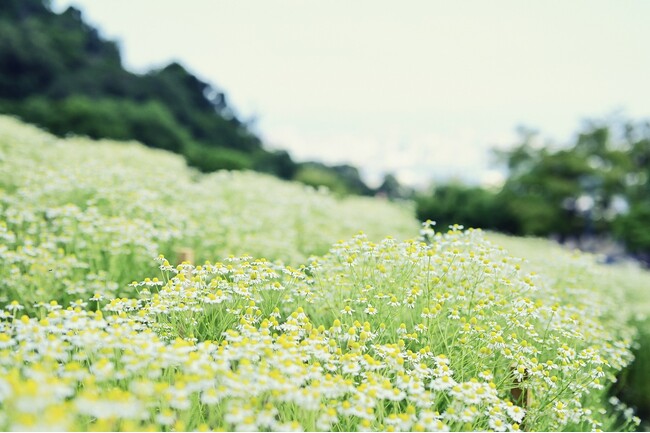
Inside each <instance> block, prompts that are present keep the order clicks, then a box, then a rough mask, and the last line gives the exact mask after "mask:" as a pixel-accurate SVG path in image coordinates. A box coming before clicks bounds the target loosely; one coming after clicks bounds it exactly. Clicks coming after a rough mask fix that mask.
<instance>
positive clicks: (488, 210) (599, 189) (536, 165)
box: [417, 120, 650, 260]
mask: <svg viewBox="0 0 650 433" xmlns="http://www.w3.org/2000/svg"><path fill="white" fill-rule="evenodd" d="M536 136H537V133H534V132H532V131H528V130H522V131H520V142H519V143H518V144H517V145H516V146H514V147H513V148H512V149H510V150H505V151H504V150H501V151H496V152H495V154H496V156H497V158H498V159H499V161H500V162H501V163H502V164H503V165H504V166H505V167H507V169H508V172H509V175H508V178H507V180H506V182H505V184H504V185H503V188H502V189H501V190H500V191H498V192H494V191H489V190H485V189H482V188H478V187H467V186H463V185H454V184H450V185H442V186H439V187H438V188H436V189H435V190H434V191H433V192H432V193H431V194H420V195H419V196H418V199H417V201H418V216H419V217H420V218H421V219H431V220H436V221H438V223H439V226H440V225H442V226H443V227H444V226H445V225H446V224H450V223H460V224H464V225H466V226H472V227H482V228H486V229H493V230H499V231H505V232H509V233H513V234H519V235H534V236H555V237H557V238H559V239H560V240H564V239H567V238H581V237H583V236H603V235H611V236H615V237H617V238H618V239H620V240H621V241H622V242H623V243H624V244H625V245H626V246H627V248H628V250H629V251H630V252H632V253H635V254H638V255H639V256H641V257H643V258H644V259H645V260H647V259H650V225H649V224H650V123H648V122H637V123H634V122H629V121H621V120H619V121H612V122H609V123H608V122H589V123H587V124H586V125H585V126H584V128H583V130H582V131H581V132H580V133H579V134H577V138H576V139H575V142H574V143H573V144H571V145H570V146H562V147H558V146H550V145H546V146H536V145H535V144H534V142H535V138H536Z"/></svg>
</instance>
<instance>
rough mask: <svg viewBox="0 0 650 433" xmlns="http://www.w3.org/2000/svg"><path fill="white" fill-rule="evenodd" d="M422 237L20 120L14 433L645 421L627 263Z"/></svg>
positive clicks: (7, 202) (5, 271)
mask: <svg viewBox="0 0 650 433" xmlns="http://www.w3.org/2000/svg"><path fill="white" fill-rule="evenodd" d="M262 185H263V188H261V186H262ZM359 229H363V230H364V231H365V233H367V234H363V233H359V234H357V235H356V236H354V234H355V233H358V230H359ZM386 235H393V236H394V237H386ZM416 235H417V224H416V223H415V221H414V219H413V217H412V214H411V210H410V209H408V208H407V209H403V208H400V207H399V206H396V205H394V204H390V203H386V202H380V201H372V200H369V199H360V198H354V199H352V198H351V199H344V200H338V199H335V198H334V197H333V196H331V195H330V194H328V193H327V192H325V191H315V190H313V189H309V188H305V187H303V186H301V185H298V184H290V183H283V182H280V181H278V180H275V179H272V178H270V177H265V176H262V175H259V174H253V173H216V174H213V175H209V176H202V175H198V174H193V173H191V172H190V171H188V169H187V168H186V167H185V165H184V164H183V161H182V160H181V159H179V158H178V157H174V156H171V155H169V154H166V153H164V152H155V151H152V150H150V149H145V148H144V147H142V146H139V145H137V144H135V143H131V144H118V143H114V142H104V143H94V142H90V141H89V140H85V139H66V140H58V139H55V138H54V137H52V136H49V135H47V134H44V133H42V132H39V131H37V130H35V129H33V128H29V127H26V126H24V125H20V124H19V123H17V122H16V121H15V120H12V119H9V118H6V117H0V262H1V263H2V266H0V307H1V308H0V430H29V431H33V430H59V431H64V430H96V431H106V430H129V431H131V430H154V431H160V430H164V431H172V430H175V431H181V430H197V431H204V430H206V431H207V430H218V429H221V430H237V431H251V430H253V431H254V430H273V431H303V430H305V431H316V430H325V431H328V430H332V431H377V430H385V431H456V430H490V431H516V430H599V429H603V430H613V429H615V428H632V427H634V425H635V424H636V423H638V419H637V418H635V417H634V415H633V413H632V412H631V410H630V409H629V408H627V407H626V406H625V405H624V404H623V403H621V402H620V401H618V400H617V399H607V398H606V395H607V394H606V393H607V389H608V387H609V386H610V385H611V383H612V382H613V381H614V380H615V375H616V374H617V373H618V372H619V371H620V370H621V369H622V368H624V367H625V366H626V365H627V364H628V363H629V362H630V361H631V359H632V354H631V352H630V347H631V345H632V342H633V337H634V333H633V330H632V329H631V328H629V327H628V325H627V323H628V319H629V317H630V313H628V312H627V311H626V309H625V307H624V305H625V304H626V302H625V300H624V298H625V297H626V295H627V292H626V290H622V291H620V292H612V291H611V287H612V286H613V285H616V284H618V282H619V280H617V279H616V278H618V277H616V278H615V277H611V276H607V275H605V274H603V273H600V271H599V270H598V268H596V267H595V266H594V263H593V260H592V259H591V258H589V257H587V256H582V255H578V256H575V257H562V258H557V257H553V258H545V260H546V262H547V263H546V265H545V266H543V265H540V263H542V261H535V260H532V261H529V262H526V261H524V260H521V259H518V258H515V257H512V256H510V255H509V254H508V253H506V252H505V250H503V249H502V248H499V247H498V246H496V243H492V242H490V240H489V239H497V240H499V239H500V238H499V237H498V236H496V235H488V236H487V237H486V236H485V235H484V234H483V233H482V232H481V231H477V230H467V231H463V230H462V228H461V227H458V226H455V227H451V229H450V230H449V231H448V232H447V233H444V234H442V233H435V232H434V230H433V227H432V225H431V224H430V223H425V224H424V226H423V227H422V229H421V232H420V236H419V237H417V239H414V240H406V241H404V240H403V239H408V238H414V237H416ZM340 238H342V239H347V240H343V241H339V242H336V239H340ZM502 240H505V239H502ZM335 242H336V243H335ZM184 247H185V248H191V249H192V251H193V252H194V253H195V254H196V258H197V259H198V260H195V262H196V263H200V264H197V265H195V264H193V263H191V262H189V261H186V262H182V263H181V264H177V263H178V262H179V261H181V260H179V257H180V256H181V254H180V253H179V252H178V251H179V249H182V248H184ZM160 253H163V254H164V255H160ZM526 254H528V252H527V253H526ZM524 256H525V255H524ZM534 256H535V253H534V252H531V257H534ZM152 257H157V258H156V259H155V261H152V260H151V258H152ZM261 257H267V259H262V258H261ZM205 258H222V259H221V261H219V262H214V260H212V261H204V259H205ZM549 261H550V262H551V263H552V265H551V267H549V265H548V262H549ZM156 266H157V267H158V268H159V271H158V270H157V269H156ZM147 275H149V277H148V278H144V279H142V277H143V276H147ZM134 279H135V281H133V280H134ZM599 279H602V281H606V283H602V281H599ZM131 281H132V282H131ZM129 282H130V283H129ZM620 287H623V288H625V287H627V286H624V284H623V283H622V282H621V286H620ZM639 311H641V310H636V311H634V312H636V313H638V312H639ZM621 420H623V421H624V423H623V424H620V423H619V422H620V421H621Z"/></svg>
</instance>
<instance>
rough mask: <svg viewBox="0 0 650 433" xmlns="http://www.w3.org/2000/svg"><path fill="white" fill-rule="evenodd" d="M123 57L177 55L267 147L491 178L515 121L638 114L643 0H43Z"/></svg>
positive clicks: (375, 168) (641, 112)
mask: <svg viewBox="0 0 650 433" xmlns="http://www.w3.org/2000/svg"><path fill="white" fill-rule="evenodd" d="M71 4H72V5H75V6H76V7H78V8H79V9H81V10H82V11H83V15H84V17H85V19H86V20H88V21H89V22H90V23H91V24H92V25H95V26H97V27H99V29H100V31H101V34H102V35H103V36H104V37H106V38H109V39H113V40H117V41H118V42H119V44H120V47H121V51H122V56H123V62H124V64H125V66H126V67H127V68H128V69H130V70H133V71H136V72H144V71H146V70H148V69H150V68H152V67H160V66H164V65H165V64H167V63H169V62H170V61H174V60H176V61H179V62H180V63H182V64H183V65H185V66H186V67H187V68H188V69H189V70H190V71H191V72H193V73H195V74H196V75H197V76H199V77H200V78H201V79H203V80H205V81H208V82H210V83H211V84H213V85H215V86H217V87H218V88H220V89H222V90H223V91H225V92H226V94H227V95H228V97H229V101H230V103H231V104H232V105H233V106H234V108H235V109H236V111H237V112H238V113H239V114H240V115H241V117H243V118H244V119H246V118H249V117H252V116H255V117H257V118H258V122H257V127H256V128H257V131H258V133H259V134H260V135H261V136H262V137H263V139H264V140H265V142H266V143H267V144H268V145H269V146H270V147H277V148H283V149H287V150H289V151H290V152H291V154H292V156H293V157H294V159H296V160H306V159H316V160H322V161H325V162H328V163H344V162H347V163H351V164H353V165H356V166H358V167H359V168H360V169H362V173H363V174H364V176H365V177H366V179H367V180H369V181H370V182H373V181H376V179H378V178H379V177H380V176H381V174H382V173H384V172H392V173H394V174H396V175H397V176H398V178H399V179H400V180H401V181H403V182H406V183H409V184H419V185H423V184H426V183H428V181H429V180H431V179H437V180H440V179H446V178H449V177H456V178H461V179H464V180H466V181H471V182H484V181H486V180H490V179H492V180H494V178H495V177H498V176H496V173H494V172H493V171H490V170H489V162H490V161H489V158H488V155H489V153H488V149H489V148H490V147H492V146H494V145H502V146H503V145H508V144H512V143H513V142H514V140H515V138H516V134H515V132H514V131H515V127H516V126H517V125H521V124H524V125H527V126H531V127H535V128H537V129H539V130H541V131H542V132H543V134H544V135H545V136H547V137H550V138H552V139H555V140H557V141H567V140H568V139H570V137H571V134H572V133H574V132H575V131H576V130H577V128H578V127H579V125H580V122H581V120H583V119H586V118H602V117H604V116H606V115H608V114H611V113H612V112H613V111H615V110H622V111H623V113H624V114H625V115H626V116H628V117H630V118H634V119H640V118H647V117H649V116H650V83H649V80H650V48H649V47H648V42H649V41H650V25H648V23H649V22H650V1H647V0H624V1H614V0H612V1H600V0H574V1H561V0H558V1H554V0H546V1H537V2H528V1H519V0H517V1H515V0H512V1H504V0H493V1H482V0H481V1H479V0H475V1H444V2H443V1H435V0H409V1H396V0H395V1H388V0H385V1H384V0H355V1H353V0H328V1H321V2H317V1H315V0H273V1H272V0H259V1H254V0H237V1H235V0H185V1H160V0H158V1H153V0H54V1H53V5H54V6H55V10H57V11H61V10H63V9H64V8H65V7H67V6H68V5H71Z"/></svg>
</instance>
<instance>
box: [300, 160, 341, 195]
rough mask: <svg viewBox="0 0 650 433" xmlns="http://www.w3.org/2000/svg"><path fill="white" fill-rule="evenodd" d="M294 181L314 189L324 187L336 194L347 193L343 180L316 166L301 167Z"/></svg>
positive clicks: (330, 171)
mask: <svg viewBox="0 0 650 433" xmlns="http://www.w3.org/2000/svg"><path fill="white" fill-rule="evenodd" d="M294 179H295V180H297V181H298V182H302V183H304V184H305V185H309V186H313V187H315V188H318V187H321V186H324V187H326V188H327V189H329V190H330V191H332V192H334V193H337V194H347V193H348V192H349V191H348V188H347V187H346V185H345V183H344V182H343V180H342V179H341V178H340V177H339V176H337V175H336V173H334V172H333V171H332V170H328V169H327V168H326V167H322V166H318V165H313V164H303V165H301V166H300V167H299V168H298V170H297V171H296V174H295V176H294Z"/></svg>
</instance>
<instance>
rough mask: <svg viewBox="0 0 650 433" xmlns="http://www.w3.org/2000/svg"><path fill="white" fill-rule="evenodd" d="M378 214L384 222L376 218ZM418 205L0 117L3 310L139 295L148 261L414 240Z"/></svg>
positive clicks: (288, 258) (291, 254)
mask: <svg viewBox="0 0 650 433" xmlns="http://www.w3.org/2000/svg"><path fill="white" fill-rule="evenodd" d="M377 215H381V216H382V217H381V218H377ZM417 227H418V225H417V222H416V220H415V218H414V217H413V211H412V208H411V207H410V206H409V205H404V206H401V205H400V206H398V205H395V204H392V203H388V202H386V201H379V200H372V199H369V198H359V197H355V198H352V197H351V198H343V199H338V198H336V197H335V196H333V195H332V194H330V193H328V192H327V191H325V190H314V189H313V188H309V187H305V186H304V185H301V184H298V183H289V182H282V181H280V180H278V179H276V178H273V177H271V176H266V175H261V174H258V173H252V172H218V173H214V174H210V175H199V174H198V173H195V172H192V171H190V170H189V169H188V168H187V166H186V165H185V162H184V160H183V159H182V158H181V157H180V156H178V155H173V154H170V153H167V152H163V151H155V150H152V149H150V148H145V147H144V146H142V145H139V144H137V143H117V142H111V141H102V142H94V141H91V140H87V139H82V138H69V139H65V140H60V139H57V138H56V137H53V136H51V135H49V134H46V133H44V132H42V131H39V130H37V129H35V128H33V127H29V126H27V125H23V124H20V123H19V122H18V121H16V120H15V119H12V118H9V117H2V116H0V261H2V263H3V266H2V267H0V305H2V304H4V303H5V302H7V301H9V300H11V299H22V300H24V301H26V302H27V303H28V304H31V303H32V302H37V301H41V300H45V299H47V300H49V299H57V300H58V301H59V302H69V301H72V300H75V299H77V298H79V297H82V298H88V297H89V296H92V295H93V294H95V293H99V294H101V295H102V296H103V297H105V298H112V297H115V296H123V295H132V294H133V293H130V292H128V291H127V292H125V290H124V289H125V288H126V287H127V284H128V282H130V281H131V280H133V279H137V278H140V277H141V276H142V275H147V274H148V273H150V272H151V269H152V267H151V260H150V259H151V257H155V256H157V255H158V254H160V253H163V254H165V255H166V256H168V257H170V260H176V259H178V258H179V257H180V255H181V254H180V251H181V250H183V249H185V248H187V249H191V251H193V253H194V256H195V258H196V260H205V259H214V258H215V257H223V256H225V255H229V254H235V255H242V254H252V255H255V256H257V257H261V256H264V257H267V258H269V259H270V260H282V261H283V262H285V263H291V264H294V265H298V264H299V263H303V262H304V261H305V260H306V259H307V257H308V256H310V255H312V254H324V253H326V252H327V250H328V248H329V246H330V245H331V244H332V243H333V242H335V241H337V240H338V239H342V238H348V237H350V236H352V235H354V234H355V233H356V232H358V231H359V230H361V229H363V230H364V231H365V232H366V233H368V234H369V236H370V237H371V238H373V239H376V240H378V239H381V238H382V237H384V236H386V235H389V234H390V235H393V236H396V237H399V238H406V237H410V236H412V233H413V232H414V231H415V230H417Z"/></svg>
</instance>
